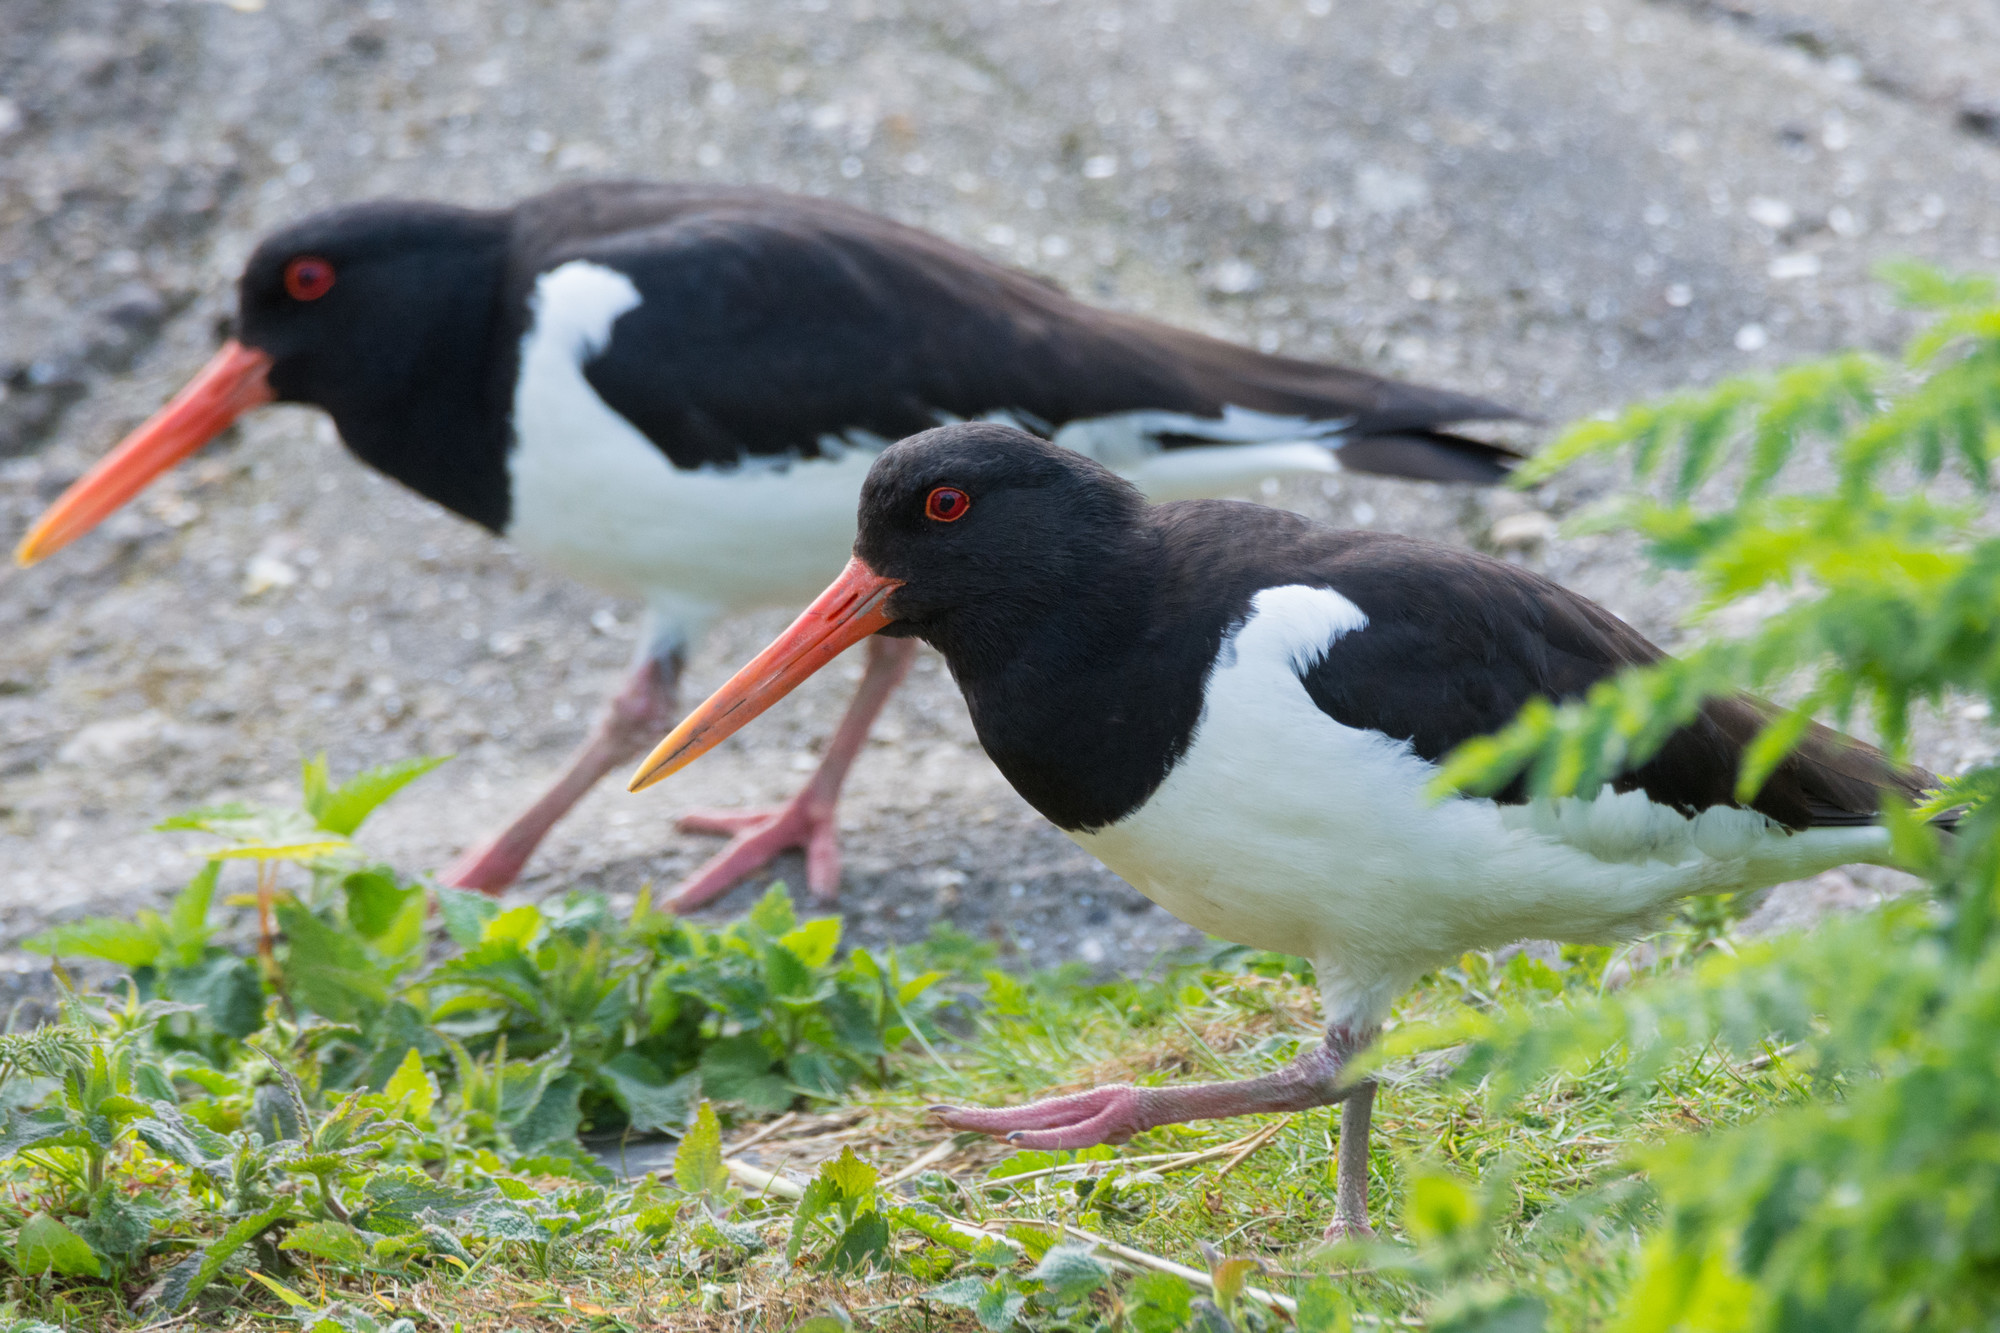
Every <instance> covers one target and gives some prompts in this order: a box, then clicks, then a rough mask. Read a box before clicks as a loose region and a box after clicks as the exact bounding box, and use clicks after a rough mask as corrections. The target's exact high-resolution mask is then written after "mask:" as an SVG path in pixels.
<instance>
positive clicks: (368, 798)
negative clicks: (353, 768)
mask: <svg viewBox="0 0 2000 1333" xmlns="http://www.w3.org/2000/svg"><path fill="white" fill-rule="evenodd" d="M449 758H450V756H449V755H445V756H441V757H436V758H430V757H421V756H420V757H417V758H414V759H399V760H397V761H396V762H395V763H392V764H383V765H380V766H379V767H376V768H369V769H363V770H362V771H361V772H359V773H357V774H355V775H354V776H353V777H351V778H349V779H348V780H347V781H346V782H343V783H342V784H341V785H340V786H339V787H337V788H334V789H333V790H331V791H329V790H327V787H326V780H327V779H326V756H325V755H319V756H317V757H316V758H314V759H311V760H308V761H307V763H306V773H305V786H306V811H307V813H309V814H310V815H311V816H312V818H313V821H314V822H315V823H317V824H318V825H319V827H321V828H323V829H325V830H327V831H328V832H329V833H337V834H339V835H340V836H341V837H343V838H345V837H351V836H352V835H353V833H354V831H355V830H356V829H358V828H360V827H361V823H362V821H363V820H365V819H367V818H368V816H369V815H371V814H373V813H374V812H375V810H376V808H377V807H379V806H380V805H381V804H382V803H383V802H384V801H386V800H388V799H389V798H390V797H391V796H394V795H395V794H396V793H397V792H399V791H401V790H402V789H403V788H405V787H407V786H409V785H410V784H411V783H412V782H415V781H416V780H417V779H418V778H420V777H422V776H423V775H424V774H426V773H429V772H431V771H432V770H433V769H435V768H437V767H438V766H439V765H441V764H443V763H445V762H446V760H448V759H449ZM315 769H316V770H317V777H316V778H315Z"/></svg>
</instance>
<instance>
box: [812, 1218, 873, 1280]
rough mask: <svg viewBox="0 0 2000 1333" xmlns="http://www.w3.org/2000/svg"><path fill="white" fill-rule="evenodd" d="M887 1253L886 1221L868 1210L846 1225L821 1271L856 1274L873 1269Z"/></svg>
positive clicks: (829, 1252) (822, 1264)
mask: <svg viewBox="0 0 2000 1333" xmlns="http://www.w3.org/2000/svg"><path fill="white" fill-rule="evenodd" d="M888 1251H889V1221H888V1219H887V1218H885V1217H883V1216H882V1214H880V1213H878V1212H876V1211H875V1210H874V1209H873V1208H870V1209H867V1210H866V1211H864V1212H862V1213H860V1214H858V1215H856V1217H855V1219H854V1220H853V1221H852V1222H849V1223H848V1224H847V1228H846V1230H844V1231H842V1232H841V1233H840V1240H839V1241H838V1242H836V1243H835V1245H834V1247H833V1249H832V1250H830V1251H828V1253H827V1256H826V1259H825V1261H824V1262H823V1263H821V1265H820V1267H822V1268H824V1269H827V1270H829V1271H831V1272H841V1273H852V1272H858V1271H860V1270H861V1269H863V1268H868V1267H872V1266H873V1265H874V1263H875V1261H876V1260H877V1259H879V1258H880V1257H881V1256H883V1255H884V1254H886V1253H888Z"/></svg>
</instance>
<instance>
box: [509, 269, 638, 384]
mask: <svg viewBox="0 0 2000 1333" xmlns="http://www.w3.org/2000/svg"><path fill="white" fill-rule="evenodd" d="M638 304H639V289H638V288H637V287H635V286H633V285H632V279H630V278H628V277H626V276H625V275H624V274H623V273H620V272H619V271H618V270H617V269H615V268H606V267H605V266H604V265H602V264H593V263H591V262H590V261H589V260H587V259H572V260H570V261H569V263H567V264H564V265H562V266H561V267H560V268H554V269H551V270H549V271H548V272H547V273H544V274H542V276H541V277H539V278H537V279H535V290H534V291H533V292H532V293H530V294H529V296H528V315H529V318H528V332H527V334H526V335H525V336H524V337H523V338H522V339H521V365H522V369H523V371H531V370H533V369H534V367H533V366H531V365H530V361H531V359H534V358H540V357H545V356H560V357H567V358H568V359H569V361H570V362H571V364H572V365H578V366H580V365H582V364H583V363H584V362H585V361H587V360H589V359H590V358H591V357H593V356H596V355H597V354H598V353H599V352H601V351H603V350H604V348H605V346H606V344H608V343H609V342H610V341H611V326H612V325H613V324H615V323H617V322H618V317H619V316H620V315H622V314H624V313H625V312H626V311H628V310H631V309H633V308H634V307H636V306H637V305H638Z"/></svg>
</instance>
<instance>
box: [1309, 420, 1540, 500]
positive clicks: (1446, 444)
mask: <svg viewBox="0 0 2000 1333" xmlns="http://www.w3.org/2000/svg"><path fill="white" fill-rule="evenodd" d="M1335 456H1336V457H1337V458H1339V459H1340V465H1341V466H1342V467H1343V468H1346V469H1347V470H1348V471H1350V472H1367V473H1372V474H1373V475H1375V476H1378V477H1406V478H1408V479H1410V480H1412V481H1466V482H1472V483H1474V484H1476V485H1481V486H1491V485H1494V484H1496V483H1498V482H1502V481H1505V480H1506V479H1507V474H1508V473H1510V472H1512V471H1513V470H1514V468H1515V467H1516V465H1518V464H1519V463H1520V462H1521V455H1520V454H1518V453H1516V452H1515V451H1514V450H1512V449H1509V448H1507V447H1506V446H1505V445H1499V444H1488V443H1487V442H1486V441H1484V440H1475V439H1471V438H1470V437H1468V436H1464V435H1454V434H1452V433H1451V432H1449V431H1441V430H1439V431H1431V430H1427V431H1403V432H1399V433H1397V434H1393V435H1364V436H1362V437H1360V438H1359V439H1354V440H1349V441H1347V442H1346V443H1344V444H1342V445H1341V446H1340V451H1339V453H1338V454H1336V455H1335Z"/></svg>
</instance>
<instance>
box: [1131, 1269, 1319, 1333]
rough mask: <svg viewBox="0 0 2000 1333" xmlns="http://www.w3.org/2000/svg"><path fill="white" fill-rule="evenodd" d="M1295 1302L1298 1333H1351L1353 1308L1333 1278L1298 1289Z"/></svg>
mask: <svg viewBox="0 0 2000 1333" xmlns="http://www.w3.org/2000/svg"><path fill="white" fill-rule="evenodd" d="M1162 1276H1165V1275H1164V1274H1162ZM1296 1299H1297V1300H1298V1311H1297V1313H1296V1314H1294V1315H1293V1320H1294V1322H1295V1323H1296V1324H1297V1326H1298V1333H1352V1330H1353V1328H1354V1307H1353V1306H1352V1305H1351V1304H1350V1303H1349V1302H1348V1299H1347V1297H1346V1296H1345V1295H1344V1294H1343V1293H1342V1292H1341V1290H1340V1288H1339V1287H1337V1286H1335V1285H1334V1284H1333V1280H1332V1279H1331V1278H1324V1277H1316V1278H1314V1279H1312V1281H1310V1282H1308V1283H1306V1284H1305V1286H1303V1287H1301V1288H1298V1289H1297V1292H1296Z"/></svg>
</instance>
